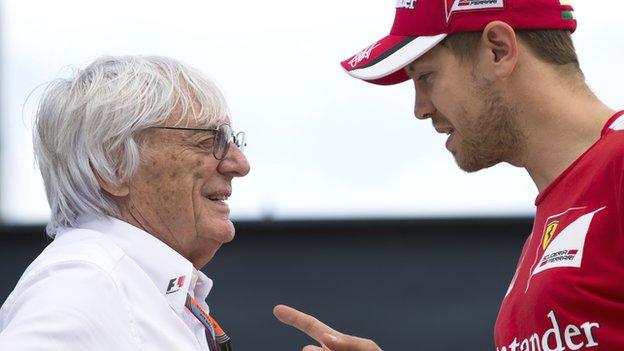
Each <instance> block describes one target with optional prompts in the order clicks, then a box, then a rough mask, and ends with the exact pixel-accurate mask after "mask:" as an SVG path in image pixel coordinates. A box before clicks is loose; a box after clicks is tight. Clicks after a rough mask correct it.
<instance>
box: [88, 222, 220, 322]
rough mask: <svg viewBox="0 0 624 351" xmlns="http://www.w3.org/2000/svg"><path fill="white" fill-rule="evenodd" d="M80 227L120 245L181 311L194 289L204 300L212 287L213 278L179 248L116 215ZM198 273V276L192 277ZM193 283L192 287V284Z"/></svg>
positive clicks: (172, 305)
mask: <svg viewBox="0 0 624 351" xmlns="http://www.w3.org/2000/svg"><path fill="white" fill-rule="evenodd" d="M78 228H84V229H91V230H96V231H98V232H102V233H104V234H105V235H106V236H107V237H108V238H110V239H111V240H112V241H113V242H114V243H115V244H117V246H119V247H120V248H121V249H122V250H123V251H124V252H125V253H126V255H128V256H129V257H130V258H131V259H133V260H134V261H135V262H136V263H137V264H138V265H139V267H141V269H142V270H143V271H144V272H145V273H146V274H147V275H148V276H149V278H150V279H151V280H152V281H153V282H154V285H155V286H156V288H157V289H158V290H159V291H160V292H161V293H162V294H163V295H164V297H165V299H166V300H167V302H168V303H169V305H170V306H171V307H172V308H173V309H174V310H176V311H178V312H179V311H181V310H182V309H183V308H184V303H185V302H186V295H187V293H189V288H190V291H192V292H193V294H192V295H195V298H196V299H200V298H201V299H202V300H205V299H206V297H207V296H208V294H209V293H210V290H211V289H212V280H211V279H210V278H208V277H207V276H206V275H205V274H204V273H202V272H201V271H199V270H197V269H195V267H193V264H192V263H191V262H190V261H189V260H187V259H186V258H185V257H184V256H182V255H180V254H179V253H178V252H177V251H175V250H174V249H172V248H171V247H169V246H168V245H167V244H165V243H163V242H162V241H160V240H159V239H158V238H156V237H155V236H153V235H151V234H150V233H148V232H146V231H144V230H142V229H140V228H137V227H135V226H133V225H131V224H129V223H127V222H124V221H121V220H119V219H117V218H113V217H104V218H100V219H93V218H89V219H86V220H85V221H83V222H82V224H81V225H79V226H78ZM193 276H196V277H197V278H196V279H193ZM191 282H192V283H193V286H191Z"/></svg>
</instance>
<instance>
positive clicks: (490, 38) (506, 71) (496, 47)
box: [481, 21, 518, 78]
mask: <svg viewBox="0 0 624 351" xmlns="http://www.w3.org/2000/svg"><path fill="white" fill-rule="evenodd" d="M481 45H482V47H483V48H484V51H485V54H486V61H487V62H486V65H488V66H489V67H490V68H491V70H490V72H492V73H493V74H494V75H495V76H497V77H499V78H506V77H509V76H510V75H511V73H512V72H513V71H514V69H515V68H516V65H517V64H518V39H517V37H516V32H515V31H514V30H513V28H511V27H510V26H509V25H508V24H507V23H505V22H501V21H493V22H490V23H489V24H488V25H487V26H486V27H485V29H484V30H483V34H482V35H481Z"/></svg>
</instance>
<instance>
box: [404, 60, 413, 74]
mask: <svg viewBox="0 0 624 351" xmlns="http://www.w3.org/2000/svg"><path fill="white" fill-rule="evenodd" d="M414 63H415V61H412V62H410V64H409V65H407V66H405V72H407V75H408V76H410V77H411V76H412V75H414Z"/></svg>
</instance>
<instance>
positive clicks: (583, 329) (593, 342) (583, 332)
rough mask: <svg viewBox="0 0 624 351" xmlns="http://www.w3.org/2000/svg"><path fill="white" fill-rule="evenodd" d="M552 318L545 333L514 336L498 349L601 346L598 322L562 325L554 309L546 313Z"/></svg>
mask: <svg viewBox="0 0 624 351" xmlns="http://www.w3.org/2000/svg"><path fill="white" fill-rule="evenodd" d="M546 316H547V317H548V319H549V320H550V325H551V328H549V329H547V330H546V331H544V333H543V334H541V335H540V334H539V333H533V334H532V335H531V336H530V337H528V338H526V339H522V340H518V338H514V339H513V341H512V342H511V343H510V344H509V345H507V346H501V347H496V351H520V350H522V351H565V350H580V349H581V348H583V349H585V348H591V347H597V346H600V345H599V344H598V340H597V339H596V336H595V335H594V332H595V330H596V329H599V328H600V324H599V323H597V322H585V323H582V324H580V325H575V324H568V325H567V326H565V327H564V325H565V324H563V325H560V321H558V320H557V315H556V314H555V312H554V311H550V312H548V314H547V315H546Z"/></svg>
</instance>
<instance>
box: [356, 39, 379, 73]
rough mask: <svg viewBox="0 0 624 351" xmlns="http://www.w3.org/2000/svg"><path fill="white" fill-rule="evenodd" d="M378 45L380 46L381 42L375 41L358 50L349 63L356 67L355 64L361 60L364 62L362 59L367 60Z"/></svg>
mask: <svg viewBox="0 0 624 351" xmlns="http://www.w3.org/2000/svg"><path fill="white" fill-rule="evenodd" d="M378 46H379V43H375V44H373V45H371V46H369V47H367V48H366V49H364V50H362V51H360V52H358V53H357V54H355V56H353V57H352V58H351V60H349V65H350V66H351V67H353V68H355V66H357V65H358V64H359V63H360V62H362V60H367V59H368V58H369V57H370V55H371V52H373V50H374V49H375V48H376V47H378Z"/></svg>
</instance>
